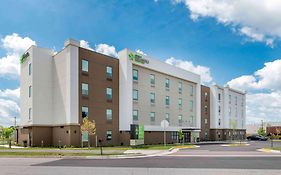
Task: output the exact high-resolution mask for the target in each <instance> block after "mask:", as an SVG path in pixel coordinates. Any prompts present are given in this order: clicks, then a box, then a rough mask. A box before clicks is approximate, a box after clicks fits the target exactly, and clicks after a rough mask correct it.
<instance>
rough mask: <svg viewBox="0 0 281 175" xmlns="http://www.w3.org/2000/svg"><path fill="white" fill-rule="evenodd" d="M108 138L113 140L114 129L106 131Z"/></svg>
mask: <svg viewBox="0 0 281 175" xmlns="http://www.w3.org/2000/svg"><path fill="white" fill-rule="evenodd" d="M106 140H112V131H111V130H107V131H106Z"/></svg>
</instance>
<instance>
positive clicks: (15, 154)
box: [0, 152, 122, 157]
mask: <svg viewBox="0 0 281 175" xmlns="http://www.w3.org/2000/svg"><path fill="white" fill-rule="evenodd" d="M103 155H104V156H110V155H122V154H120V153H110V154H106V153H105V154H103ZM1 156H4V157H64V156H83V157H84V156H100V154H93V153H85V152H83V153H59V152H58V153H57V152H0V157H1Z"/></svg>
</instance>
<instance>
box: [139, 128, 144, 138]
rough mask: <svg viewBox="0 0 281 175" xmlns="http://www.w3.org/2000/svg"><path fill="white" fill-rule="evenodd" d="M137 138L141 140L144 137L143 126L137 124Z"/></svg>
mask: <svg viewBox="0 0 281 175" xmlns="http://www.w3.org/2000/svg"><path fill="white" fill-rule="evenodd" d="M139 139H141V140H143V139H144V126H143V125H139Z"/></svg>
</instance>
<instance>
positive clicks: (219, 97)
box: [218, 93, 221, 101]
mask: <svg viewBox="0 0 281 175" xmlns="http://www.w3.org/2000/svg"><path fill="white" fill-rule="evenodd" d="M218 99H219V101H221V94H220V93H219V95H218Z"/></svg>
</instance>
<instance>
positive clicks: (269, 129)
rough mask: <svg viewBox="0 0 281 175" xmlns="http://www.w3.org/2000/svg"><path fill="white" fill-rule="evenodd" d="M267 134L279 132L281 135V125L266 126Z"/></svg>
mask: <svg viewBox="0 0 281 175" xmlns="http://www.w3.org/2000/svg"><path fill="white" fill-rule="evenodd" d="M266 134H267V135H270V134H279V135H281V126H267V127H266Z"/></svg>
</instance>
